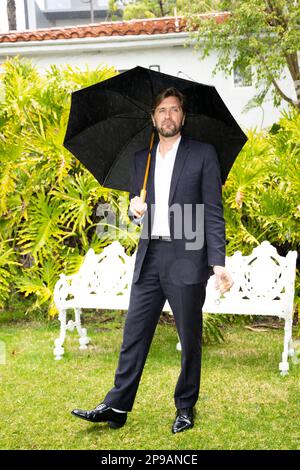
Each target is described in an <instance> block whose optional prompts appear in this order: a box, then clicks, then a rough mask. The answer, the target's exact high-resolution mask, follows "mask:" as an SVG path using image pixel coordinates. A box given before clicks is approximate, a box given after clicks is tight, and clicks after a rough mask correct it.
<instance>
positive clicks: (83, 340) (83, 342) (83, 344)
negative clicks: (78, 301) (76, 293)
mask: <svg viewBox="0 0 300 470" xmlns="http://www.w3.org/2000/svg"><path fill="white" fill-rule="evenodd" d="M75 326H76V328H77V331H78V334H79V344H80V346H79V349H87V345H88V344H89V342H90V338H89V337H88V336H87V334H86V333H87V332H86V328H82V327H81V308H75Z"/></svg>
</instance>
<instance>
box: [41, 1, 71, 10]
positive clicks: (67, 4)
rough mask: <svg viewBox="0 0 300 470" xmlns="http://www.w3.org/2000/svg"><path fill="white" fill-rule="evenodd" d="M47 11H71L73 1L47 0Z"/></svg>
mask: <svg viewBox="0 0 300 470" xmlns="http://www.w3.org/2000/svg"><path fill="white" fill-rule="evenodd" d="M46 8H47V10H70V9H71V0H46Z"/></svg>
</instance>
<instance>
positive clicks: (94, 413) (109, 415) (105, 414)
mask: <svg viewBox="0 0 300 470" xmlns="http://www.w3.org/2000/svg"><path fill="white" fill-rule="evenodd" d="M71 413H72V415H73V416H76V417H77V418H81V419H85V420H86V421H91V422H92V423H108V424H109V426H110V427H111V428H121V427H122V426H124V424H125V423H126V420H127V413H117V412H116V411H114V410H113V409H112V408H110V407H109V406H107V405H105V403H100V405H98V406H96V408H94V409H93V410H73V411H71Z"/></svg>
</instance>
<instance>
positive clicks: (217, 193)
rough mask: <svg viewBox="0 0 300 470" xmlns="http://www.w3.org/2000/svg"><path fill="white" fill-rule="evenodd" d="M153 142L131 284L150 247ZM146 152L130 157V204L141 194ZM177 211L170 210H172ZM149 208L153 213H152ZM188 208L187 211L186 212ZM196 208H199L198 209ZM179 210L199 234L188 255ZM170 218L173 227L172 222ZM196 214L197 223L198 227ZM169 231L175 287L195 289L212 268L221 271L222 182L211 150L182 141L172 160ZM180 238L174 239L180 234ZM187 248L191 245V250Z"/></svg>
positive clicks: (188, 141) (214, 155)
mask: <svg viewBox="0 0 300 470" xmlns="http://www.w3.org/2000/svg"><path fill="white" fill-rule="evenodd" d="M156 148H157V143H156V144H155V145H154V146H153V149H152V155H151V166H150V171H149V177H148V182H147V196H146V202H147V211H146V213H145V216H144V219H143V229H142V233H141V238H140V240H139V245H138V250H137V255H136V263H135V270H134V275H133V282H137V281H138V279H139V277H140V272H141V269H142V265H143V261H144V258H145V255H146V251H147V248H148V244H149V239H150V235H151V227H152V223H153V215H154V210H155V188H154V171H155V160H156ZM147 156H148V150H147V149H145V150H141V151H139V152H137V153H136V154H135V155H134V168H133V172H132V176H133V180H132V188H133V189H132V192H131V194H130V199H131V198H132V197H134V196H139V195H140V189H141V188H142V185H143V180H144V174H145V168H146V162H147ZM198 204H203V206H202V208H204V221H202V223H201V226H200V227H199V223H198V224H197V225H196V214H197V213H196V205H198ZM175 206H176V210H175V211H173V210H172V207H173V208H174V207H175ZM151 207H152V209H151ZM186 207H189V210H188V211H186V209H185V208H186ZM198 207H199V206H198ZM178 209H179V212H180V209H182V213H184V212H185V213H186V219H185V223H187V224H188V225H190V227H192V229H193V230H199V229H200V230H202V233H203V241H204V243H203V245H202V247H201V248H200V249H190V250H187V242H188V243H190V242H191V241H192V240H191V239H187V238H186V236H185V230H184V227H183V225H182V230H180V229H181V223H182V224H183V222H184V217H182V221H181V220H180V217H179V218H178V217H177V215H176V213H177V214H178ZM174 219H176V220H175V223H174ZM199 220H200V219H199V218H198V215H197V221H198V222H199ZM203 222H204V224H203ZM169 226H170V235H171V238H172V240H173V245H174V263H173V264H172V266H170V269H171V270H172V272H171V274H172V276H171V277H172V279H173V280H174V282H175V283H176V284H178V285H188V284H195V283H198V282H204V281H206V280H207V279H208V278H209V276H210V275H211V274H212V269H211V267H210V265H220V266H225V243H226V242H225V222H224V217H223V205H222V183H221V175H220V166H219V161H218V157H217V153H216V150H215V148H214V146H213V145H211V144H208V143H204V142H198V141H196V140H193V139H189V138H184V137H182V138H181V141H180V144H179V147H178V151H177V154H176V158H175V163H174V168H173V173H172V179H171V186H170V193H169ZM180 231H181V233H182V236H180V237H178V235H176V234H178V233H180ZM190 246H191V245H190Z"/></svg>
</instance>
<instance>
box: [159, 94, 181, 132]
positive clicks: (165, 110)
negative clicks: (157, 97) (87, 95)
mask: <svg viewBox="0 0 300 470" xmlns="http://www.w3.org/2000/svg"><path fill="white" fill-rule="evenodd" d="M152 121H153V124H154V126H155V127H156V129H157V131H158V133H159V134H160V135H162V136H163V137H173V136H175V135H176V134H178V133H179V132H180V131H181V128H182V125H183V121H184V115H183V111H182V108H181V106H180V102H179V100H178V98H176V96H168V98H165V99H164V100H162V101H161V102H160V104H159V105H158V106H157V108H156V109H155V111H154V115H152Z"/></svg>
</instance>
